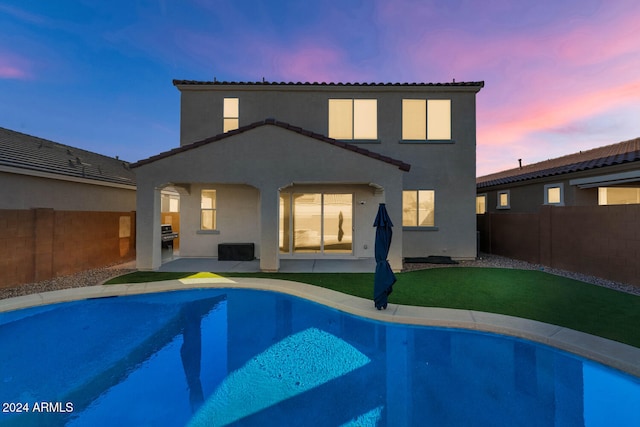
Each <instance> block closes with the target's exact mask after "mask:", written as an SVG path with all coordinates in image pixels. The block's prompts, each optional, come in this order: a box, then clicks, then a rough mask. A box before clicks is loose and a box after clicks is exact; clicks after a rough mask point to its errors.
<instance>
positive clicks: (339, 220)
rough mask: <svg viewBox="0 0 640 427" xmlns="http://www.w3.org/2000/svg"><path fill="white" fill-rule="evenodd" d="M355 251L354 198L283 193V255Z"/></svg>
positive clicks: (281, 246) (281, 197) (349, 195)
mask: <svg viewBox="0 0 640 427" xmlns="http://www.w3.org/2000/svg"><path fill="white" fill-rule="evenodd" d="M352 251H353V194H339V193H337V194H336V193H281V195H280V253H285V254H289V253H295V254H305V253H306V254H310V253H311V254H313V253H315V254H345V253H352Z"/></svg>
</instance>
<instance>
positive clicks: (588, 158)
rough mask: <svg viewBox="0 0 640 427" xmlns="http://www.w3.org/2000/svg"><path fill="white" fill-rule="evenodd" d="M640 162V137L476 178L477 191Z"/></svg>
mask: <svg viewBox="0 0 640 427" xmlns="http://www.w3.org/2000/svg"><path fill="white" fill-rule="evenodd" d="M637 161H640V138H636V139H632V140H629V141H623V142H619V143H617V144H611V145H606V146H604V147H598V148H594V149H591V150H588V151H580V152H579V153H574V154H569V155H566V156H562V157H558V158H555V159H550V160H545V161H543V162H539V163H533V164H531V165H526V166H522V168H514V169H509V170H505V171H502V172H497V173H493V174H490V175H485V176H481V177H479V178H476V186H477V187H478V188H484V187H491V186H494V185H501V184H511V183H514V182H520V181H527V180H531V179H537V178H544V177H548V176H554V175H561V174H566V173H571V172H578V171H585V170H590V169H596V168H602V167H607V166H614V165H619V164H622V163H629V162H637Z"/></svg>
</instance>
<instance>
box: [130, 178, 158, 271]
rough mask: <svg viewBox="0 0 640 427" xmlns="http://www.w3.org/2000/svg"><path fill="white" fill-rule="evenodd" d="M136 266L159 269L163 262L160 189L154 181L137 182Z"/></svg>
mask: <svg viewBox="0 0 640 427" xmlns="http://www.w3.org/2000/svg"><path fill="white" fill-rule="evenodd" d="M137 187H138V190H137V194H136V209H137V211H136V267H137V268H138V269H139V270H157V269H158V268H160V265H161V264H162V252H161V251H162V248H161V241H160V189H159V188H156V187H155V186H154V185H153V184H152V183H148V182H140V181H138V183H137Z"/></svg>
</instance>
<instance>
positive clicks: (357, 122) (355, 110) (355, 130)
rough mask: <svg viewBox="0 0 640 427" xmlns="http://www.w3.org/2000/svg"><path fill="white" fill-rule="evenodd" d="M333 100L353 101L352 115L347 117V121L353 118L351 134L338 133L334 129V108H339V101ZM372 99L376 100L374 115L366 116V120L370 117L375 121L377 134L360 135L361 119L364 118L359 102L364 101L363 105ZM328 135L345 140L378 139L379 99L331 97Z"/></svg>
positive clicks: (372, 99)
mask: <svg viewBox="0 0 640 427" xmlns="http://www.w3.org/2000/svg"><path fill="white" fill-rule="evenodd" d="M332 101H340V102H342V103H345V102H347V101H349V102H350V103H351V111H350V116H349V117H345V119H346V121H349V120H351V129H350V131H349V132H350V134H351V136H348V135H336V134H335V131H334V130H332V126H331V116H332V109H333V108H337V103H335V104H334V103H333V102H332ZM371 101H374V102H375V110H374V117H368V118H365V120H367V119H369V120H372V121H373V122H374V123H375V135H366V136H360V135H359V134H358V128H360V120H361V119H362V116H361V115H359V114H358V104H359V103H362V105H364V102H371ZM332 104H334V106H332ZM327 135H329V138H334V139H339V140H345V141H376V140H377V139H378V100H377V99H376V98H330V99H329V102H328V131H327Z"/></svg>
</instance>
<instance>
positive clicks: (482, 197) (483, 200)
mask: <svg viewBox="0 0 640 427" xmlns="http://www.w3.org/2000/svg"><path fill="white" fill-rule="evenodd" d="M486 213H487V195H486V194H478V195H477V196H476V214H478V215H482V214H486Z"/></svg>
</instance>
